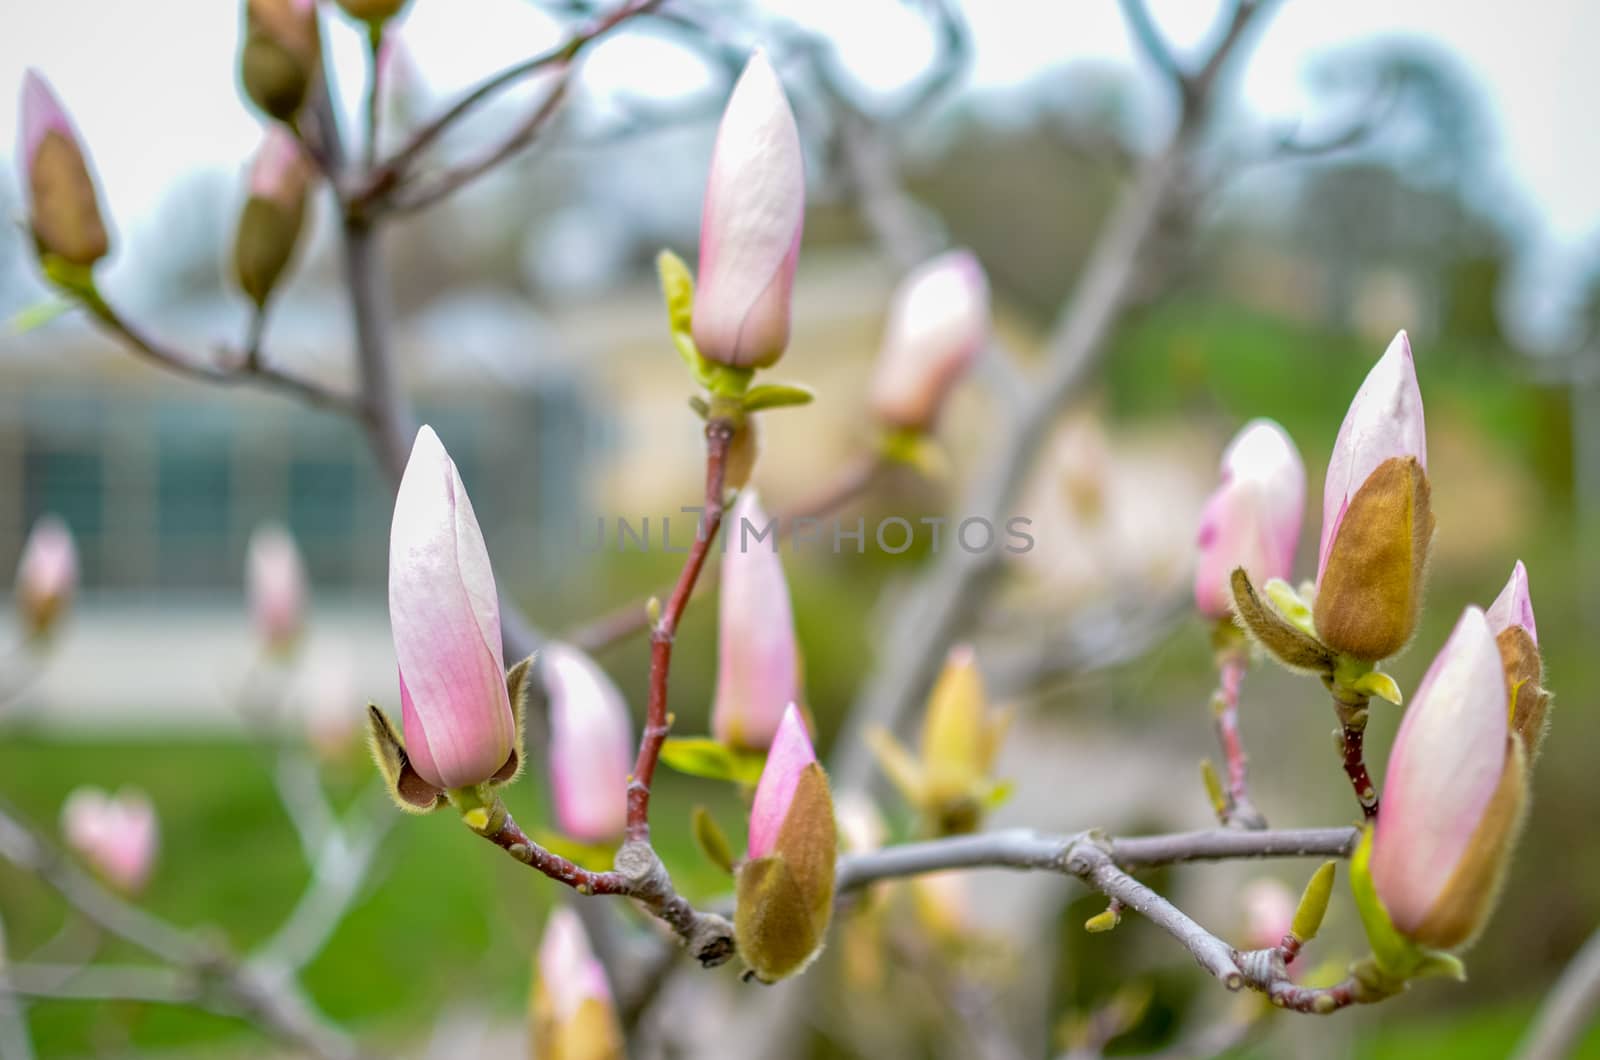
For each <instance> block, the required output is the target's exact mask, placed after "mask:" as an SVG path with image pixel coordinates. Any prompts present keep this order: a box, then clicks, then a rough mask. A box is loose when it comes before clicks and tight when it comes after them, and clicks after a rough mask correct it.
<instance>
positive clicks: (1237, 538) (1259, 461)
mask: <svg viewBox="0 0 1600 1060" xmlns="http://www.w3.org/2000/svg"><path fill="white" fill-rule="evenodd" d="M1305 504H1306V469H1305V465H1303V464H1302V463H1301V462H1300V453H1299V452H1298V451H1297V450H1296V449H1295V447H1294V442H1293V441H1291V440H1290V439H1289V436H1288V435H1287V434H1285V433H1284V430H1283V428H1282V427H1280V426H1278V425H1277V424H1276V423H1274V422H1272V421H1271V420H1264V419H1263V420H1252V421H1251V422H1250V423H1248V424H1246V425H1245V427H1244V429H1243V430H1241V431H1240V432H1239V433H1238V434H1237V435H1235V436H1234V439H1233V441H1232V442H1230V443H1229V444H1228V448H1227V449H1226V450H1224V451H1223V454H1222V485H1220V486H1218V487H1217V491H1216V492H1215V493H1213V494H1212V495H1211V498H1210V499H1209V500H1207V501H1206V506H1205V511H1204V512H1203V513H1202V514H1201V516H1200V537H1199V546H1200V560H1199V563H1198V565H1197V566H1196V569H1195V577H1194V602H1195V606H1196V607H1198V608H1199V609H1200V613H1201V614H1203V615H1205V616H1206V617H1207V618H1218V619H1220V618H1226V617H1228V615H1229V614H1230V613H1231V611H1232V603H1233V590H1232V588H1231V587H1230V584H1229V579H1230V578H1231V577H1232V575H1233V572H1234V570H1235V568H1238V567H1243V568H1244V569H1245V572H1246V573H1247V574H1249V575H1250V581H1251V583H1252V584H1254V585H1258V586H1259V585H1265V584H1266V583H1267V581H1268V580H1269V579H1272V578H1285V579H1286V578H1288V577H1289V574H1290V569H1291V568H1292V567H1293V566H1294V552H1295V547H1296V546H1297V545H1298V544H1299V542H1300V517H1301V514H1302V513H1303V512H1304V510H1305Z"/></svg>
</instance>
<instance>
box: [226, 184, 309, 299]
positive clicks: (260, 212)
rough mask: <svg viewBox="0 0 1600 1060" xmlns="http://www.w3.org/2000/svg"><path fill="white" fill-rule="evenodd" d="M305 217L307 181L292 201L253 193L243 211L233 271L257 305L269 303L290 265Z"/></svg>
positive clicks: (243, 289)
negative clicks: (282, 200) (288, 202)
mask: <svg viewBox="0 0 1600 1060" xmlns="http://www.w3.org/2000/svg"><path fill="white" fill-rule="evenodd" d="M304 221H305V184H304V182H303V180H302V182H301V184H300V187H299V193H298V194H297V195H295V196H293V201H292V204H285V203H284V202H281V201H279V200H277V199H269V198H266V197H263V196H260V195H252V196H251V197H250V199H249V200H248V201H247V202H246V203H245V204H244V210H243V211H242V212H241V213H240V215H239V229H238V231H237V232H236V233H235V235H234V240H233V272H234V277H235V279H237V280H238V281H239V289H240V290H242V291H244V293H245V294H247V295H249V296H250V300H251V301H252V302H254V303H255V304H256V306H257V307H258V308H259V307H262V306H265V305H266V304H267V299H268V298H270V297H271V296H272V292H273V290H274V288H276V287H277V285H278V279H279V278H280V277H281V276H282V275H283V270H284V269H285V268H286V267H288V264H289V261H290V259H291V258H292V257H293V256H294V251H295V247H296V245H297V244H298V243H299V241H300V229H301V227H302V225H303V224H304Z"/></svg>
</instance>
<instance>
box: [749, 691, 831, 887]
mask: <svg viewBox="0 0 1600 1060" xmlns="http://www.w3.org/2000/svg"><path fill="white" fill-rule="evenodd" d="M816 760H817V752H816V749H815V748H813V747H812V746H811V735H810V734H809V733H808V732H806V723H805V719H804V718H802V717H801V716H800V708H799V707H797V706H795V705H794V704H793V703H791V704H789V706H788V707H787V708H786V709H785V710H784V712H783V720H782V721H781V722H779V724H778V732H777V734H776V735H775V736H774V737H773V738H772V749H771V750H770V751H769V752H768V753H767V764H766V766H765V767H764V768H763V769H762V770H761V780H760V782H759V783H757V784H756V795H755V799H754V801H753V802H751V804H750V844H749V851H748V853H749V856H750V860H751V861H754V860H755V859H757V858H764V857H766V856H767V855H768V854H770V853H772V851H773V848H774V847H775V846H776V845H777V842H778V831H779V829H781V828H782V827H783V822H784V820H785V819H786V818H787V817H788V816H789V807H790V805H791V804H792V803H793V802H794V793H795V789H796V788H798V787H799V786H800V775H801V774H802V773H804V772H805V769H806V767H807V766H809V765H811V764H812V763H813V762H815V761H816Z"/></svg>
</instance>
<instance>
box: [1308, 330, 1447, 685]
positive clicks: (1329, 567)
mask: <svg viewBox="0 0 1600 1060" xmlns="http://www.w3.org/2000/svg"><path fill="white" fill-rule="evenodd" d="M1432 540H1433V512H1432V510H1431V508H1430V505H1429V486H1428V453H1427V438H1426V434H1425V431H1424V424H1423V415H1422V394H1421V391H1420V390H1419V389H1418V387H1417V373H1416V367H1415V365H1414V364H1413V362H1412V358H1411V343H1410V341H1409V340H1408V339H1407V338H1406V333H1405V332H1403V331H1402V332H1400V333H1399V334H1398V335H1396V336H1395V339H1394V341H1393V342H1392V343H1390V344H1389V349H1388V350H1387V351H1386V352H1385V353H1384V355H1383V357H1382V358H1381V359H1379V361H1378V363H1377V364H1376V365H1375V366H1374V367H1373V369H1372V371H1371V372H1370V373H1369V374H1368V375H1367V378H1366V381H1365V382H1364V383H1362V384H1361V389H1360V390H1359V391H1357V393H1356V396H1355V400H1354V401H1353V402H1351V404H1350V411H1349V412H1348V413H1346V415H1345V418H1344V424H1343V425H1342V426H1341V427H1340V428H1339V437H1338V440H1337V441H1335V442H1334V446H1333V456H1332V458H1331V459H1330V460H1329V462H1328V476H1327V482H1326V484H1325V485H1324V487H1323V494H1322V543H1321V548H1320V551H1319V560H1318V565H1317V599H1316V604H1315V607H1314V608H1313V611H1312V615H1313V620H1314V622H1315V624H1316V630H1317V635H1318V636H1319V637H1320V638H1321V639H1322V642H1323V643H1324V644H1326V645H1327V646H1328V647H1330V648H1332V649H1334V650H1335V651H1338V652H1343V653H1345V654H1346V655H1350V656H1353V657H1355V658H1357V659H1363V660H1366V661H1369V662H1373V661H1377V660H1379V659H1384V658H1387V657H1388V656H1390V655H1393V654H1394V653H1395V652H1397V651H1399V650H1400V649H1401V648H1403V647H1404V646H1405V644H1406V642H1407V641H1408V640H1410V639H1411V634H1412V633H1413V632H1414V631H1415V630H1416V626H1417V614H1418V612H1419V611H1420V609H1421V606H1422V583H1423V578H1424V576H1425V575H1426V573H1427V563H1428V548H1429V545H1430V544H1431V542H1432Z"/></svg>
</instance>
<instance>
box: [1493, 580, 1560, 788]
mask: <svg viewBox="0 0 1600 1060" xmlns="http://www.w3.org/2000/svg"><path fill="white" fill-rule="evenodd" d="M1487 617H1488V619H1489V630H1490V632H1492V633H1493V634H1494V638H1495V643H1496V644H1497V645H1499V648H1500V663H1501V666H1502V667H1503V668H1504V670H1505V674H1506V695H1507V697H1508V698H1509V699H1510V701H1511V728H1512V730H1513V731H1514V732H1516V734H1517V735H1518V736H1519V737H1521V738H1522V746H1523V747H1524V748H1526V750H1527V752H1528V759H1529V761H1530V762H1531V761H1532V760H1533V759H1534V758H1536V757H1538V754H1539V748H1540V745H1541V744H1543V743H1544V734H1545V730H1546V729H1547V728H1548V727H1549V722H1548V720H1547V717H1548V714H1549V710H1550V693H1549V692H1547V691H1545V688H1544V659H1543V658H1542V657H1541V656H1540V654H1539V629H1538V627H1537V626H1536V625H1535V623H1534V618H1533V597H1532V596H1530V595H1529V593H1528V570H1527V568H1526V567H1524V566H1523V565H1522V561H1521V560H1518V561H1517V565H1516V566H1515V567H1513V568H1512V570H1511V580H1510V581H1508V582H1506V587H1505V588H1504V589H1502V590H1501V591H1500V595H1499V596H1498V597H1496V598H1495V602H1494V603H1493V604H1491V605H1490V606H1489V610H1488V612H1487Z"/></svg>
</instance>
